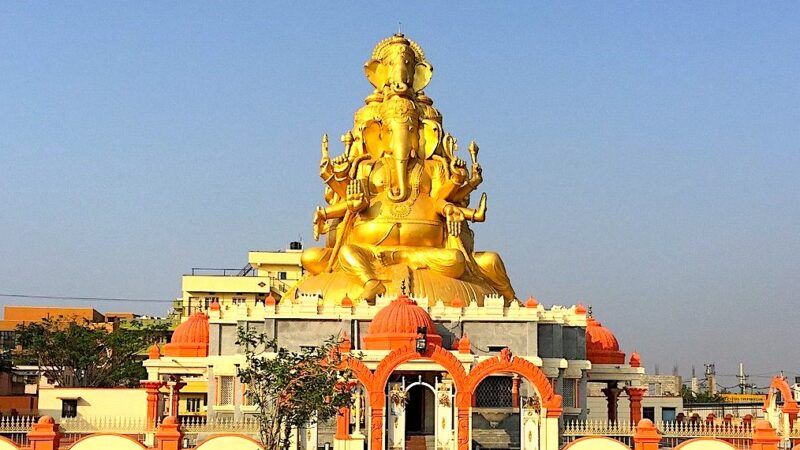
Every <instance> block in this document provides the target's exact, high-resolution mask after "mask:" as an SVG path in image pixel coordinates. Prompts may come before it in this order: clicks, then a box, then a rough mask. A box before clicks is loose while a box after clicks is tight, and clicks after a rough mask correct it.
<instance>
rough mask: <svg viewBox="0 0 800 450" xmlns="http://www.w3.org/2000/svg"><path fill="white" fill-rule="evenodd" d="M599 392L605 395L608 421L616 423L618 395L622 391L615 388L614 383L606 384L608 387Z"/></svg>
mask: <svg viewBox="0 0 800 450" xmlns="http://www.w3.org/2000/svg"><path fill="white" fill-rule="evenodd" d="M601 392H603V394H605V396H606V402H608V421H609V422H616V421H617V420H618V417H617V400H619V394H620V393H621V392H622V389H620V388H618V387H617V383H616V382H610V383H608V387H607V388H605V389H603V390H602V391H601Z"/></svg>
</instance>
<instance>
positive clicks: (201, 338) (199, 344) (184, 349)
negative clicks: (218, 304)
mask: <svg viewBox="0 0 800 450" xmlns="http://www.w3.org/2000/svg"><path fill="white" fill-rule="evenodd" d="M164 355H166V356H208V316H207V315H205V314H203V313H201V312H198V313H194V314H192V315H191V316H190V317H189V320H187V321H186V322H183V323H182V324H180V325H178V328H175V331H173V332H172V338H171V339H170V340H169V344H167V345H165V346H164Z"/></svg>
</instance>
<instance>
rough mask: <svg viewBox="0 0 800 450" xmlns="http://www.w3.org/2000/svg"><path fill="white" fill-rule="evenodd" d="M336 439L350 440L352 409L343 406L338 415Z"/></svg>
mask: <svg viewBox="0 0 800 450" xmlns="http://www.w3.org/2000/svg"><path fill="white" fill-rule="evenodd" d="M334 437H335V438H336V439H340V440H349V439H350V408H348V407H346V406H342V407H341V408H339V413H338V414H336V435H335V436H334Z"/></svg>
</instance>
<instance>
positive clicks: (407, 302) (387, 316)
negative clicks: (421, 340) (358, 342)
mask: <svg viewBox="0 0 800 450" xmlns="http://www.w3.org/2000/svg"><path fill="white" fill-rule="evenodd" d="M419 327H426V329H427V332H426V335H425V336H426V337H427V339H428V342H429V343H431V344H436V345H442V337H441V336H439V335H438V334H437V333H436V324H434V323H433V319H431V316H430V314H428V312H427V311H425V310H424V309H422V308H421V307H419V306H418V305H417V302H415V301H413V300H411V299H410V298H408V297H406V296H405V295H401V296H399V297H397V298H396V299H394V300H392V302H391V303H389V304H388V305H386V306H384V307H383V309H381V310H380V311H378V314H375V318H374V319H372V323H370V324H369V329H368V330H367V334H365V335H364V348H365V349H367V350H393V349H395V348H400V347H404V346H406V345H414V340H416V339H417V329H418V328H419Z"/></svg>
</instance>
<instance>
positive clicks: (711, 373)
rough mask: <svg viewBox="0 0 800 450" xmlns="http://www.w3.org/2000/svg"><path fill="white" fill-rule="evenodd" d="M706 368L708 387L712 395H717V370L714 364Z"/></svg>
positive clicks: (707, 365)
mask: <svg viewBox="0 0 800 450" xmlns="http://www.w3.org/2000/svg"><path fill="white" fill-rule="evenodd" d="M705 366H706V387H707V388H708V392H709V393H710V394H711V395H715V394H716V393H717V369H716V367H714V366H715V364H714V363H711V364H705Z"/></svg>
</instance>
